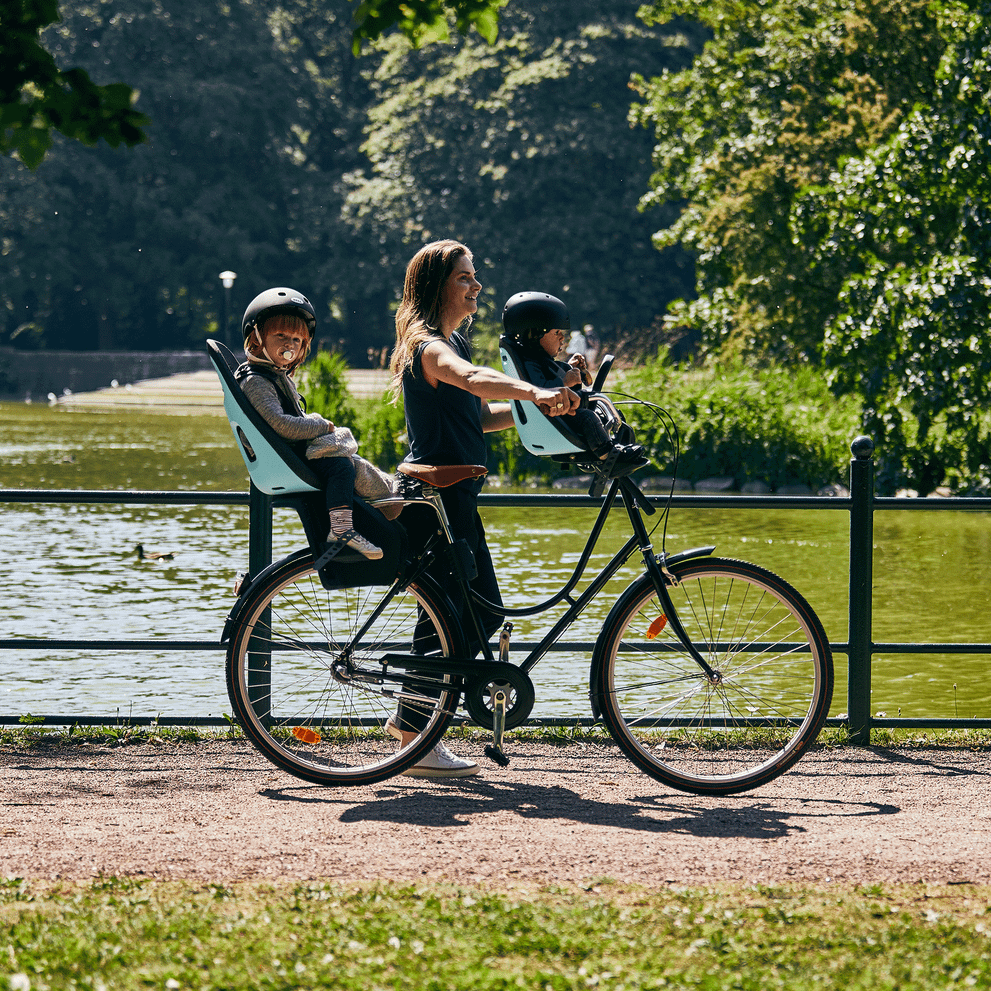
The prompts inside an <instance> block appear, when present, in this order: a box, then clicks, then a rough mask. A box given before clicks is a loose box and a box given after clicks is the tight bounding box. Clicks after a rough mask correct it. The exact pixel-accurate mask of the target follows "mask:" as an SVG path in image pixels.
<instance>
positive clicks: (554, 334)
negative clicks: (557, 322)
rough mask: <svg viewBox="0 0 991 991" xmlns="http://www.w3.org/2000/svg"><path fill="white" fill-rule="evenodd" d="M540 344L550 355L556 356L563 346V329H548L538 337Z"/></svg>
mask: <svg viewBox="0 0 991 991" xmlns="http://www.w3.org/2000/svg"><path fill="white" fill-rule="evenodd" d="M540 346H541V347H542V348H543V349H544V350H545V351H546V352H547V353H548V354H549V355H550V356H551V357H552V358H556V357H557V356H558V355H559V354H560V353H561V348H563V347H564V331H563V330H548V331H547V332H546V333H545V334H544V336H543V337H541V338H540Z"/></svg>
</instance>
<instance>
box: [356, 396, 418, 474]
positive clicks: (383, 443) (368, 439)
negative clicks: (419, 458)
mask: <svg viewBox="0 0 991 991" xmlns="http://www.w3.org/2000/svg"><path fill="white" fill-rule="evenodd" d="M355 436H356V437H360V438H361V448H360V449H359V451H358V453H359V454H360V455H361V456H362V457H363V458H365V460H366V461H371V462H372V464H375V465H378V466H379V468H381V469H382V470H383V471H395V469H396V465H398V464H399V462H400V461H402V460H403V459H404V458H405V457H406V455H407V454H408V453H409V443H408V441H407V439H406V414H405V412H404V410H403V401H402V399H401V398H400V400H399V402H398V403H396V404H395V405H393V404H392V402H391V394H389V393H386V395H384V396H382V397H380V398H379V399H370V400H368V401H367V402H366V403H364V404H363V405H362V407H361V408H360V412H359V416H358V430H356V431H355Z"/></svg>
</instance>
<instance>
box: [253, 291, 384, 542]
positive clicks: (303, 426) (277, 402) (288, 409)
mask: <svg viewBox="0 0 991 991" xmlns="http://www.w3.org/2000/svg"><path fill="white" fill-rule="evenodd" d="M315 327H316V314H315V312H314V310H313V306H312V304H311V303H310V301H309V300H308V299H307V298H306V297H305V296H304V295H303V294H302V293H299V292H297V291H296V290H295V289H287V288H277V289H268V290H266V291H265V292H263V293H261V294H259V295H258V296H256V297H255V299H254V300H252V302H251V303H250V304H249V306H248V308H247V310H245V312H244V318H243V320H242V323H241V330H242V332H243V334H244V353H245V357H246V358H247V359H248V360H247V361H246V362H245V363H244V364H243V365H241V366H240V367H239V368H238V369H237V371H236V372H235V373H234V376H235V378H236V379H237V380H238V382H239V383H240V385H241V389H242V391H243V392H244V394H245V396H247V398H248V400H249V401H250V402H251V404H252V405H253V406H254V407H255V409H257V410H258V412H259V413H260V414H261V415H262V417H263V418H264V419H265V421H266V422H267V423H268V424H269V426H270V427H271V428H272V429H273V430H274V431H275V432H276V433H277V434H279V436H280V437H283V438H284V439H285V440H286V441H288V442H289V445H290V447H292V448H293V449H294V450H295V451H296V453H297V454H299V456H300V457H303V458H306V460H307V465H308V467H309V468H310V469H311V470H312V471H313V472H314V474H316V475H317V476H318V477H319V478H320V480H321V481H322V482H323V485H324V491H325V492H326V500H327V503H326V504H327V511H328V513H329V516H330V533H329V535H328V540H331V541H336V542H338V543H339V544H340V545H341V546H342V547H350V548H351V549H352V550H355V551H357V552H358V553H359V554H362V555H364V556H365V557H367V558H369V559H370V560H377V559H379V558H381V557H382V549H381V548H380V547H378V546H377V545H376V544H373V543H372V542H371V541H370V540H368V539H367V538H366V537H363V536H362V535H361V534H360V533H358V532H357V531H356V530H355V529H354V524H353V519H352V512H353V495H354V493H355V492H357V494H358V495H359V496H361V497H362V498H364V499H383V498H386V497H387V496H390V495H393V494H394V481H393V479H392V476H390V475H387V474H386V473H385V472H383V471H380V470H379V469H378V468H376V467H375V465H373V464H371V463H370V462H368V461H366V460H365V459H364V458H361V457H359V456H358V455H357V453H356V452H357V450H358V443H357V441H356V440H355V439H354V436H353V435H352V433H351V431H350V430H348V429H347V428H346V427H335V426H334V424H333V423H331V422H330V421H329V420H326V419H324V417H322V416H320V414H319V413H304V412H303V402H302V399H301V397H300V395H299V393H298V392H297V391H296V385H295V383H294V382H293V378H292V375H293V372H295V371H296V369H297V368H298V367H299V366H300V364H302V362H303V360H304V359H305V358H306V355H307V354H308V353H309V350H310V343H311V341H312V340H313V330H314V328H315ZM400 510H401V505H398V506H396V507H388V508H387V510H386V516H387V518H389V519H392V518H394V517H395V516H396V515H398V513H399V511H400Z"/></svg>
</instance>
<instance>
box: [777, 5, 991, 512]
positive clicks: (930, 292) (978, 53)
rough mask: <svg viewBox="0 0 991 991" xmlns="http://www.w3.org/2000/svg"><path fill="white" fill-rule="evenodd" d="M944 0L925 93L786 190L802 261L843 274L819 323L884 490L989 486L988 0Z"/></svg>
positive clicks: (990, 26)
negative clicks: (891, 125)
mask: <svg viewBox="0 0 991 991" xmlns="http://www.w3.org/2000/svg"><path fill="white" fill-rule="evenodd" d="M979 8H980V9H979V10H977V11H974V12H965V11H964V10H962V9H961V8H960V6H959V5H947V6H946V8H945V9H944V12H943V21H942V25H941V26H942V33H943V35H944V36H945V37H947V38H948V39H950V40H951V41H952V46H951V47H950V48H949V49H948V51H947V54H946V57H945V59H944V61H943V64H942V66H941V69H940V72H939V73H938V75H937V85H936V89H935V92H934V93H933V94H932V97H931V99H930V102H929V104H928V105H926V106H920V107H918V108H917V109H916V110H914V111H913V112H912V113H911V114H909V115H908V116H907V117H906V118H905V119H904V120H903V121H902V123H901V124H900V126H899V128H898V130H897V132H896V133H895V134H893V135H892V136H891V137H890V138H889V139H888V140H887V141H885V142H884V143H882V144H879V145H877V146H876V147H874V148H872V149H871V150H870V152H869V153H868V154H866V155H864V156H862V157H860V158H852V159H849V160H847V161H846V162H845V163H844V164H843V167H842V169H841V170H840V171H839V173H838V174H836V175H834V176H832V177H831V182H830V184H829V185H828V186H819V187H815V188H812V189H810V190H808V191H807V192H805V194H804V195H803V196H802V197H801V198H800V199H799V200H798V201H797V202H796V204H795V207H794V211H793V227H794V229H795V231H796V238H798V239H800V240H801V241H802V242H803V243H804V244H806V245H807V246H808V256H809V258H810V263H811V268H812V270H813V271H814V272H820V271H831V272H838V273H842V274H844V275H845V279H844V281H843V283H842V285H841V286H840V289H839V292H838V296H837V299H836V303H835V307H834V312H833V315H832V317H831V319H830V320H829V322H828V323H827V325H826V328H825V341H824V346H823V355H824V358H825V361H826V363H827V364H828V366H829V367H830V369H831V370H832V381H833V385H834V388H835V389H836V390H837V391H838V392H842V393H851V394H855V393H861V394H862V395H863V398H864V426H865V428H866V431H867V432H868V433H870V434H871V436H872V437H874V438H875V442H876V443H877V445H878V448H879V450H880V455H881V459H880V460H881V473H882V484H883V486H884V487H885V488H886V489H890V488H892V487H896V486H898V485H903V484H906V483H910V484H911V485H912V486H913V487H914V488H917V489H919V490H920V491H922V492H924V493H925V492H929V491H931V490H932V489H933V488H935V487H936V486H937V485H939V484H941V483H943V482H944V481H949V482H951V483H952V484H953V485H954V486H955V487H958V488H960V489H964V490H965V489H967V488H971V489H976V490H980V491H986V490H987V489H988V488H989V486H991V421H989V417H988V409H989V406H991V351H989V349H988V344H987V342H988V339H989V335H991V249H989V246H988V230H989V229H991V115H989V112H988V107H989V100H991V4H987V3H984V4H980V5H979Z"/></svg>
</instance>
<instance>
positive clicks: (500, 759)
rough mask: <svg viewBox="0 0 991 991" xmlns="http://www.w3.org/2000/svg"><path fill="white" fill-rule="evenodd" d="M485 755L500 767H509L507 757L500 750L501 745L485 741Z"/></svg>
mask: <svg viewBox="0 0 991 991" xmlns="http://www.w3.org/2000/svg"><path fill="white" fill-rule="evenodd" d="M485 756H486V757H488V759H489V760H490V761H492V762H493V763H494V764H498V765H499V766H500V767H509V758H508V757H507V756H506V755H505V754H504V753H503V752H502V748H501V747H497V746H495V745H493V744H491V743H487V744H486V745H485Z"/></svg>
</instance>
